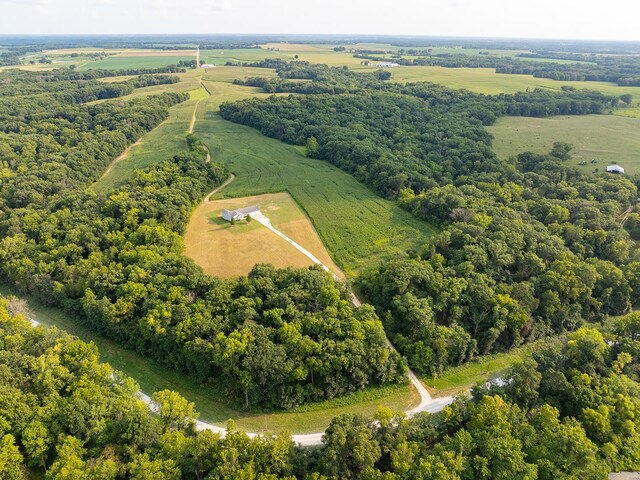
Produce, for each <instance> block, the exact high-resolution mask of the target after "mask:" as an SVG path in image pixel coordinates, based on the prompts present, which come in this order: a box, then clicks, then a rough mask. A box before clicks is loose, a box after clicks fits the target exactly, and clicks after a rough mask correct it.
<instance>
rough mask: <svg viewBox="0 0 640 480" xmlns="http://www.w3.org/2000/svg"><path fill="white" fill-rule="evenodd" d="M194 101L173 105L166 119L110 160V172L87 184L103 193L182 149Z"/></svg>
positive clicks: (195, 101) (184, 147)
mask: <svg viewBox="0 0 640 480" xmlns="http://www.w3.org/2000/svg"><path fill="white" fill-rule="evenodd" d="M197 102H198V100H197V99H192V100H187V101H186V102H183V103H181V104H178V105H176V106H174V107H172V108H171V109H170V110H169V118H168V119H167V120H165V121H164V122H163V123H162V124H160V125H159V126H158V127H156V128H155V129H153V130H152V131H150V132H149V133H147V134H146V135H145V136H144V137H142V138H141V139H140V140H139V142H138V143H137V144H136V145H134V146H132V147H131V149H130V150H129V154H128V155H127V156H126V157H125V158H123V159H121V160H120V161H118V162H117V163H115V164H113V166H112V168H111V169H110V170H109V172H108V173H106V174H105V175H104V176H102V177H101V178H100V179H99V180H98V181H97V182H95V183H94V184H93V185H92V186H91V187H90V188H91V189H92V190H93V191H94V192H96V193H98V194H105V193H106V192H108V191H109V190H111V189H113V188H116V187H118V186H120V185H122V184H123V183H124V182H126V181H127V179H129V178H130V177H131V175H133V172H134V171H135V170H137V169H140V168H145V167H148V166H149V165H151V164H153V163H157V162H160V161H163V160H166V159H169V158H171V157H172V156H173V155H175V154H176V153H178V152H180V151H182V150H185V149H186V148H187V142H186V134H187V132H188V130H189V121H190V120H191V116H192V114H193V109H194V108H195V106H196V103H197Z"/></svg>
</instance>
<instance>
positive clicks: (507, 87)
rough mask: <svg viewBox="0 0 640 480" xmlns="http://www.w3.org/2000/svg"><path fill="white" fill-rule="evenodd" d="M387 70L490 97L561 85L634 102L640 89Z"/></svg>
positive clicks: (465, 72) (486, 73)
mask: <svg viewBox="0 0 640 480" xmlns="http://www.w3.org/2000/svg"><path fill="white" fill-rule="evenodd" d="M363 70H364V69H363ZM367 70H369V71H374V70H375V68H373V67H367ZM389 71H390V72H391V80H390V81H396V82H433V83H439V84H442V85H445V86H447V87H449V88H464V89H467V90H470V91H472V92H476V93H485V94H489V95H495V94H498V93H515V92H522V91H525V90H526V89H527V88H529V89H533V88H549V89H552V90H560V88H561V87H562V86H563V85H568V86H571V87H575V88H578V89H591V90H598V91H600V92H602V93H605V94H608V95H618V96H619V95H623V94H625V93H630V94H631V95H633V96H634V98H635V99H637V100H638V99H640V87H619V86H618V85H616V84H614V83H607V82H558V81H555V80H550V79H547V78H535V77H533V76H531V75H510V74H506V73H496V72H495V70H494V69H492V68H445V67H396V68H392V69H390V70H389Z"/></svg>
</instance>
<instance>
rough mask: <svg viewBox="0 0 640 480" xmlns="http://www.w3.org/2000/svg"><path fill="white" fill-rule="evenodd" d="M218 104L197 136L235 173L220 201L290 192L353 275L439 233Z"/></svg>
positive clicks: (202, 119)
mask: <svg viewBox="0 0 640 480" xmlns="http://www.w3.org/2000/svg"><path fill="white" fill-rule="evenodd" d="M216 107H217V99H216V98H215V97H212V98H211V99H210V101H209V102H208V105H207V108H203V109H202V110H199V118H198V121H197V122H196V128H195V133H196V135H198V136H199V137H200V138H202V140H203V141H204V142H205V143H206V144H207V146H208V148H209V150H210V152H211V155H212V159H213V160H214V161H218V162H222V163H223V164H224V165H226V166H227V168H229V170H231V172H233V173H234V174H235V175H236V179H235V181H234V182H233V183H232V184H230V185H229V186H227V187H226V188H225V189H224V190H222V191H221V192H220V193H219V194H218V196H217V198H221V197H224V198H228V197H245V196H250V195H259V194H263V193H275V192H282V191H287V192H289V194H291V196H292V197H293V198H294V200H295V201H296V202H298V204H299V205H300V206H301V207H302V209H303V210H304V211H305V212H306V213H307V215H308V216H309V218H310V219H311V221H312V223H313V224H314V226H315V228H316V230H317V231H318V234H319V235H320V238H321V239H322V242H323V243H324V245H325V246H326V247H327V249H328V250H329V252H330V253H331V255H332V257H333V259H334V261H335V262H336V263H337V265H338V266H339V267H340V268H341V269H342V270H343V271H344V272H345V273H346V274H347V276H351V275H353V274H354V273H355V272H356V271H357V270H358V269H360V268H361V267H363V266H364V265H366V264H372V263H376V262H378V261H380V260H382V259H383V258H386V257H389V256H392V255H394V254H397V253H400V252H402V251H406V250H408V249H411V248H415V247H417V246H419V245H420V244H421V243H422V242H424V240H425V238H426V237H428V236H429V235H431V234H432V233H433V232H434V229H433V227H431V226H430V225H428V224H427V223H425V222H422V221H420V220H417V219H416V218H415V217H413V216H412V215H411V214H409V213H408V212H405V211H404V210H402V209H400V208H399V207H398V206H397V205H396V204H395V203H394V202H391V201H389V200H385V199H383V198H380V197H378V196H377V195H376V194H374V193H373V192H372V191H371V190H369V189H368V188H367V187H366V186H365V185H363V184H362V183H360V182H358V181H357V180H356V179H355V178H354V177H353V176H351V175H349V174H348V173H345V172H343V171H342V170H340V169H338V168H337V167H334V166H333V165H331V164H329V163H328V162H324V161H321V160H314V159H310V158H307V157H305V156H304V155H303V153H302V149H301V148H298V147H294V146H291V145H287V144H285V143H282V142H280V141H278V140H274V139H272V138H267V137H265V136H263V135H261V134H260V133H259V132H258V131H256V130H254V129H252V128H249V127H246V126H242V125H237V124H234V123H231V122H227V121H226V120H223V119H222V118H221V117H220V115H219V114H218V112H217V108H216ZM214 198H215V197H214Z"/></svg>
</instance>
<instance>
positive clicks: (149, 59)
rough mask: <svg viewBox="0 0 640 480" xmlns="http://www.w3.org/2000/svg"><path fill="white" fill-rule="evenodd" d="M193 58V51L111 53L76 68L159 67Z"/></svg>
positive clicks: (120, 68) (118, 68)
mask: <svg viewBox="0 0 640 480" xmlns="http://www.w3.org/2000/svg"><path fill="white" fill-rule="evenodd" d="M194 59H195V53H194V54H189V55H180V56H171V55H160V54H157V53H156V54H155V55H154V54H152V53H150V54H148V55H146V56H142V55H112V56H109V57H107V58H103V59H102V60H97V61H95V62H90V63H86V64H84V65H82V66H81V67H79V68H78V70H92V69H98V68H101V69H107V70H122V69H127V68H160V67H166V66H167V65H175V64H177V63H178V62H179V61H180V60H184V61H189V60H194Z"/></svg>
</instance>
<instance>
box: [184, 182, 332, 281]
mask: <svg viewBox="0 0 640 480" xmlns="http://www.w3.org/2000/svg"><path fill="white" fill-rule="evenodd" d="M251 205H256V206H258V207H260V211H261V212H262V213H263V214H264V215H266V216H267V218H269V220H270V221H271V224H272V225H273V226H274V227H275V228H277V229H278V230H280V231H281V232H282V233H284V234H285V235H286V236H288V237H289V238H291V239H292V240H294V241H295V242H296V243H298V244H300V245H301V246H302V247H304V248H305V249H307V250H308V251H310V252H311V253H312V254H313V255H314V256H315V257H317V258H318V259H319V260H320V261H321V262H322V263H323V264H324V265H326V266H327V267H328V268H329V270H331V271H332V272H333V273H335V274H338V275H341V273H342V272H340V270H339V269H338V267H337V266H336V265H335V264H334V263H333V261H332V260H331V257H330V256H329V254H328V253H327V251H326V249H325V247H324V245H323V244H322V241H321V240H320V237H319V236H318V234H317V233H316V231H315V229H314V228H313V224H312V223H311V221H310V220H309V218H308V217H307V216H306V215H305V214H304V212H303V211H302V210H301V209H300V207H298V205H296V203H295V202H294V200H293V199H292V198H291V196H290V195H289V194H288V193H285V192H282V193H270V194H265V195H257V196H253V197H243V198H229V199H223V200H216V201H212V202H203V203H201V204H200V205H199V206H198V208H196V210H195V211H194V212H193V215H192V216H191V220H190V221H189V224H188V225H187V229H186V231H185V236H184V241H185V255H186V256H187V257H190V258H192V259H193V260H194V261H195V262H196V263H197V264H198V265H200V266H201V267H202V269H203V270H204V271H205V272H206V273H208V274H210V275H213V276H215V277H219V278H228V277H234V276H239V275H246V274H247V273H249V271H250V270H251V269H252V268H253V266H254V265H255V264H256V263H271V264H273V265H274V266H275V267H277V268H285V267H289V266H294V267H306V266H309V265H313V264H314V262H312V261H311V260H310V259H309V258H308V257H306V256H305V255H304V254H303V253H301V252H300V251H299V250H297V249H296V248H295V247H294V246H293V245H291V244H290V243H288V242H287V241H286V240H285V239H283V238H281V237H279V236H278V235H276V234H275V233H273V232H272V231H270V230H268V229H267V228H266V227H265V226H263V225H262V224H260V223H259V222H257V221H255V220H250V221H246V220H244V221H240V222H237V223H235V224H233V225H232V224H231V223H230V222H227V221H226V220H224V219H223V218H222V209H225V208H226V209H228V210H234V209H236V208H245V207H248V206H251Z"/></svg>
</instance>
